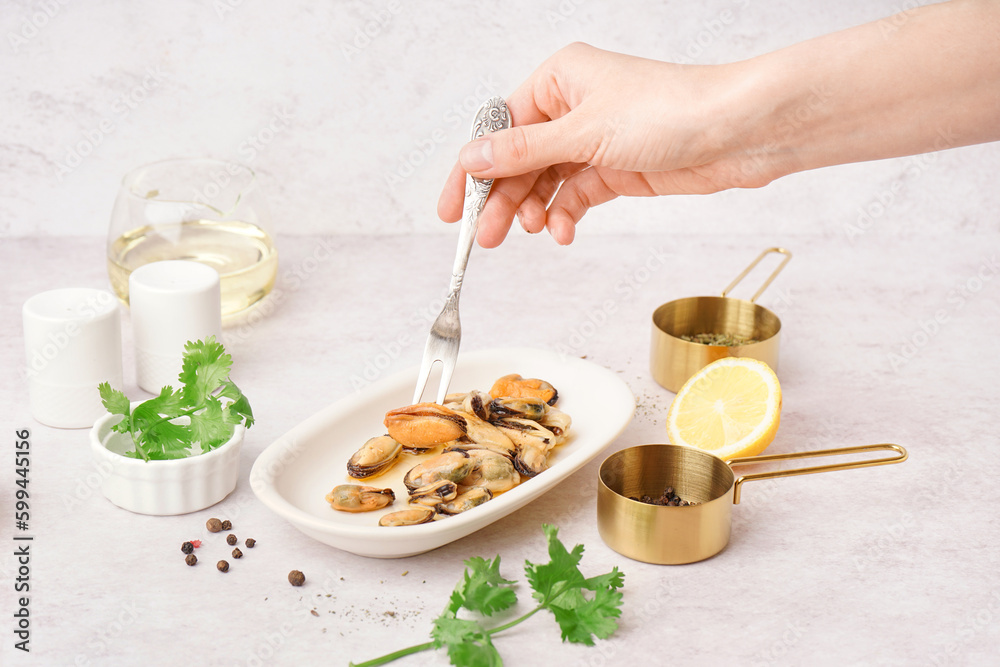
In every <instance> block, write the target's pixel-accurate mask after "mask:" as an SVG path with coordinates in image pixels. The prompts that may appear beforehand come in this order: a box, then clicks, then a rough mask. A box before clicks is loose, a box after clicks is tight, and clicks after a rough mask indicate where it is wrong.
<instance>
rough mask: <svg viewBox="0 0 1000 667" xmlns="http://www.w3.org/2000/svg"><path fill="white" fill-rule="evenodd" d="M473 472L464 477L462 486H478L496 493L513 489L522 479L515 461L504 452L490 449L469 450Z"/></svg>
mask: <svg viewBox="0 0 1000 667" xmlns="http://www.w3.org/2000/svg"><path fill="white" fill-rule="evenodd" d="M468 454H469V458H470V459H472V461H473V466H472V472H470V473H469V474H468V475H466V476H465V477H463V478H462V480H461V481H460V482H459V484H460V485H461V486H478V487H482V488H484V489H489V490H490V491H492V492H493V493H494V494H496V493H503V492H504V491H509V490H511V489H513V488H514V487H515V486H517V485H518V483H519V482H520V481H521V478H520V476H519V475H518V474H517V470H515V469H514V464H513V462H512V461H511V460H510V459H509V458H508V457H506V456H504V455H503V454H497V453H496V452H494V451H491V450H488V449H471V450H468Z"/></svg>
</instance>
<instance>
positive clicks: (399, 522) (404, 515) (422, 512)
mask: <svg viewBox="0 0 1000 667" xmlns="http://www.w3.org/2000/svg"><path fill="white" fill-rule="evenodd" d="M433 520H434V510H432V509H431V508H430V507H410V508H409V509H405V510H399V511H398V512H389V513H388V514H385V515H383V516H382V517H381V518H380V519H379V520H378V525H380V526H416V525H417V524H421V523H429V522H431V521H433Z"/></svg>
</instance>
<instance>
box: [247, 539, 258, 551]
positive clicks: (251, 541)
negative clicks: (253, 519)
mask: <svg viewBox="0 0 1000 667" xmlns="http://www.w3.org/2000/svg"><path fill="white" fill-rule="evenodd" d="M255 544H257V540H255V539H253V538H252V537H248V538H247V541H246V545H247V549H253V545H255Z"/></svg>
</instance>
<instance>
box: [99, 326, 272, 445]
mask: <svg viewBox="0 0 1000 667" xmlns="http://www.w3.org/2000/svg"><path fill="white" fill-rule="evenodd" d="M232 365H233V358H232V357H231V356H229V355H228V354H226V350H225V348H224V347H222V343H219V342H217V341H216V340H215V336H210V337H209V338H207V339H205V340H199V341H194V342H191V341H188V342H187V344H186V345H185V346H184V361H183V363H182V365H181V373H180V375H179V376H178V379H179V380H180V382H181V384H182V385H183V386H182V387H181V388H180V389H176V390H175V389H174V388H173V387H170V386H167V387H164V388H163V389H162V390H160V395H159V396H156V397H155V398H151V399H149V400H148V401H144V402H142V403H140V404H139V405H137V406H135V409H132V408H131V404H130V403H129V400H128V397H127V396H125V394H123V393H122V392H120V391H118V390H117V389H112V388H111V385H109V384H108V383H107V382H102V383H101V384H100V385H98V387H97V389H98V391H100V393H101V401H102V402H103V403H104V407H105V408H107V410H108V412H110V413H111V414H113V415H122V416H123V419H122V420H121V421H120V422H118V423H117V424H116V425H115V426H113V427H112V430H113V431H116V432H118V433H126V434H129V435H131V436H132V442H133V443H134V444H135V449H134V450H133V451H130V452H128V453H127V454H126V456H131V457H133V458H141V459H143V460H145V461H150V460H157V461H162V460H166V459H182V458H184V457H187V456H192V455H193V454H204V453H206V452H208V451H211V450H212V449H215V448H216V447H218V446H219V445H221V444H223V443H225V442H226V441H227V440H229V439H230V438H231V437H233V430H234V429H235V426H236V425H237V424H241V423H245V425H246V427H247V428H250V427H251V426H253V412H252V411H251V410H250V402H249V401H248V400H247V397H246V396H244V395H243V392H241V391H240V388H239V387H237V386H236V383H234V382H233V381H232V380H230V379H229V369H230V368H231V367H232ZM223 399H227V400H226V401H225V402H224V401H223ZM180 417H187V418H188V420H187V421H188V423H186V424H184V423H181V424H178V423H175V420H177V419H178V418H180ZM195 445H198V446H200V448H201V451H200V452H199V451H196V450H195Z"/></svg>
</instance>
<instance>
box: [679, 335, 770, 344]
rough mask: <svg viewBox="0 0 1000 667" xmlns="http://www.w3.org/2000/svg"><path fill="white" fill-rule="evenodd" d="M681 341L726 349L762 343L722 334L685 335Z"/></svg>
mask: <svg viewBox="0 0 1000 667" xmlns="http://www.w3.org/2000/svg"><path fill="white" fill-rule="evenodd" d="M680 339H681V340H686V341H687V342H689V343H700V344H701V345H722V346H724V347H736V346H737V345H752V344H754V343H759V342H760V341H758V340H757V339H756V338H749V337H748V336H737V335H735V334H720V333H698V334H684V335H682V336H681V337H680Z"/></svg>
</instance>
